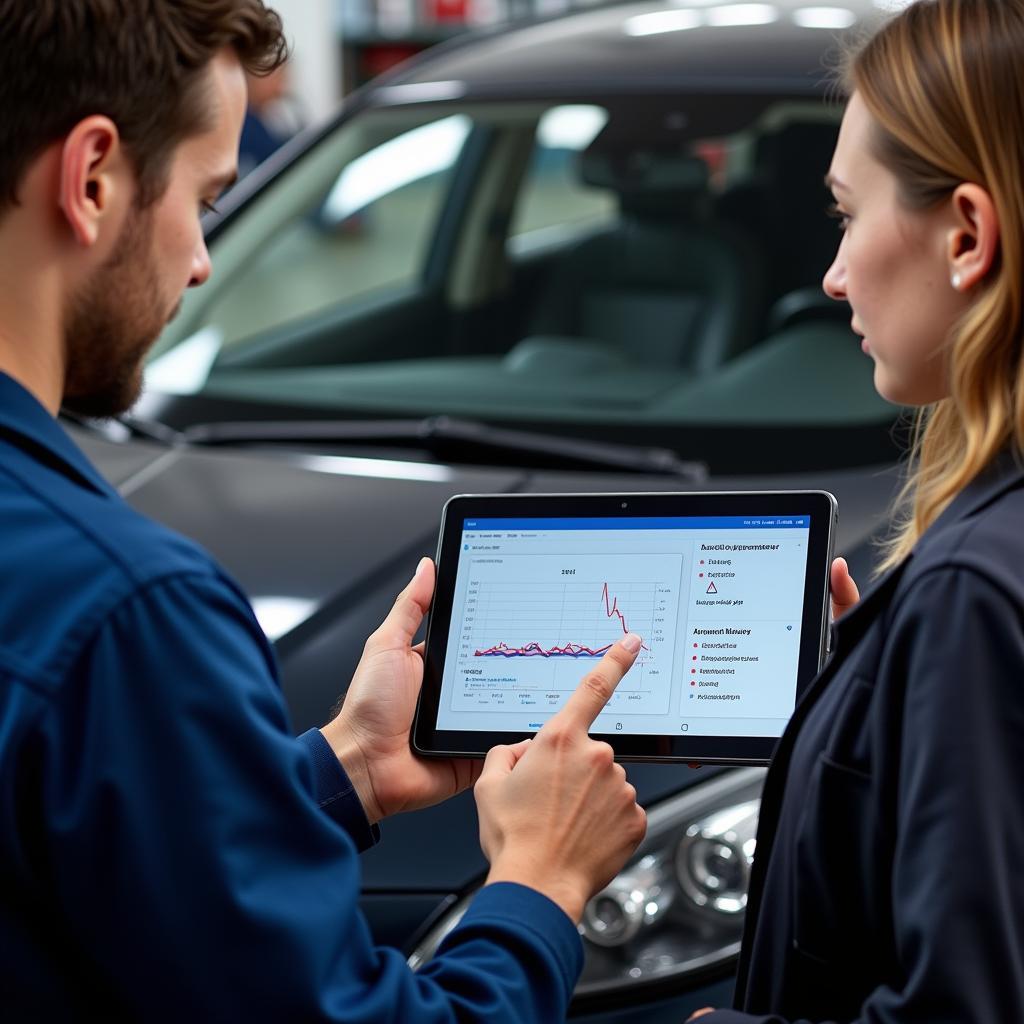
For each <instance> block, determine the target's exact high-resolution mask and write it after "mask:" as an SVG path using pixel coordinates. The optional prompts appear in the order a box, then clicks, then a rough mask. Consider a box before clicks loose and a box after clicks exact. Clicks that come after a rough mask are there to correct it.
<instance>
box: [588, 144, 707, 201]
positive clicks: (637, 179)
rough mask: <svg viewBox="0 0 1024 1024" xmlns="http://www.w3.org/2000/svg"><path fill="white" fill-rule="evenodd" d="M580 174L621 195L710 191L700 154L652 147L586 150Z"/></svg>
mask: <svg viewBox="0 0 1024 1024" xmlns="http://www.w3.org/2000/svg"><path fill="white" fill-rule="evenodd" d="M580 177H581V178H582V179H583V181H584V182H585V183H586V184H588V185H593V186H594V187H595V188H610V189H612V190H613V191H615V192H618V193H619V194H620V195H634V194H641V193H642V194H644V195H652V194H656V195H662V194H666V193H671V194H673V195H684V194H687V193H693V192H700V193H703V192H705V191H707V187H708V166H707V164H706V163H705V162H704V161H703V160H701V159H700V158H699V157H695V156H682V155H680V154H679V153H658V152H655V151H651V150H627V151H614V150H612V151H600V150H585V151H584V152H583V153H582V154H581V155H580Z"/></svg>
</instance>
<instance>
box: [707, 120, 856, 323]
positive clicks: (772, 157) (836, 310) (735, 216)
mask: <svg viewBox="0 0 1024 1024" xmlns="http://www.w3.org/2000/svg"><path fill="white" fill-rule="evenodd" d="M838 130H839V126H838V123H837V122H833V121H827V120H822V119H821V118H820V117H819V118H817V119H815V120H797V119H787V120H785V121H783V122H781V123H777V124H774V125H772V126H770V127H769V128H767V129H765V130H764V131H762V132H761V134H760V135H759V136H758V138H757V142H756V144H755V149H754V161H753V172H752V174H751V175H750V176H749V177H748V178H747V179H746V180H745V181H743V182H741V183H739V184H737V185H735V186H734V187H732V188H730V189H728V190H727V191H726V192H725V193H723V195H722V196H721V198H720V199H719V201H718V204H717V212H718V216H719V217H720V218H722V219H723V220H725V221H727V222H730V223H733V224H736V225H737V226H738V227H741V228H742V229H743V230H745V231H747V232H748V233H749V234H750V235H751V236H752V237H753V238H755V239H756V240H757V244H758V245H759V246H760V248H761V250H762V252H763V257H762V258H763V261H764V265H765V268H766V271H765V274H766V280H765V285H766V289H767V295H768V298H769V301H770V303H771V305H772V311H771V313H769V315H768V318H767V321H766V324H765V331H764V333H767V334H771V333H774V332H776V331H778V330H781V329H782V328H784V327H785V326H787V325H790V324H793V323H797V322H800V321H802V320H806V319H809V318H810V319H821V318H824V319H839V320H848V319H849V310H848V309H844V305H843V304H842V303H837V302H834V301H833V300H831V299H829V298H828V297H827V296H826V295H824V293H823V292H822V291H821V280H822V278H823V277H824V275H825V271H826V270H827V269H828V267H829V265H830V264H831V262H832V260H833V259H834V258H835V254H836V249H837V247H838V245H839V233H838V231H837V230H836V225H835V224H834V223H833V222H832V221H831V220H830V219H829V218H828V216H827V215H826V213H825V208H826V206H827V205H828V202H829V198H828V192H827V190H826V188H825V184H824V178H825V174H826V173H827V171H828V168H829V164H830V162H831V159H832V152H833V150H834V149H835V144H836V137H837V134H838Z"/></svg>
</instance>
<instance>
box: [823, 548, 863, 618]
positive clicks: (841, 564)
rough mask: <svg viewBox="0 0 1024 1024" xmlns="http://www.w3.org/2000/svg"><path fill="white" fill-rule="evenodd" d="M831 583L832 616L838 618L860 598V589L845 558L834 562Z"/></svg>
mask: <svg viewBox="0 0 1024 1024" xmlns="http://www.w3.org/2000/svg"><path fill="white" fill-rule="evenodd" d="M829 583H830V589H831V591H832V618H833V619H838V618H839V617H840V616H842V615H845V614H846V613H847V612H848V611H849V610H850V609H851V608H852V607H853V606H854V605H855V604H856V603H857V602H858V601H859V600H860V591H859V590H858V589H857V584H856V583H854V582H853V577H852V576H851V575H850V567H849V566H848V565H847V564H846V559H845V558H837V559H835V560H834V561H833V562H832V571H831V574H830V577H829Z"/></svg>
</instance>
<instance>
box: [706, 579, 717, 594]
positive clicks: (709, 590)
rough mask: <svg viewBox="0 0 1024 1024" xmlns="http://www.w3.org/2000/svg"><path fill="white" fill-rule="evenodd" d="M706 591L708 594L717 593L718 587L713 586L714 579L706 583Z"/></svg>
mask: <svg viewBox="0 0 1024 1024" xmlns="http://www.w3.org/2000/svg"><path fill="white" fill-rule="evenodd" d="M708 593H709V594H717V593H718V587H716V586H715V581H714V580H712V581H711V582H710V583H709V584H708Z"/></svg>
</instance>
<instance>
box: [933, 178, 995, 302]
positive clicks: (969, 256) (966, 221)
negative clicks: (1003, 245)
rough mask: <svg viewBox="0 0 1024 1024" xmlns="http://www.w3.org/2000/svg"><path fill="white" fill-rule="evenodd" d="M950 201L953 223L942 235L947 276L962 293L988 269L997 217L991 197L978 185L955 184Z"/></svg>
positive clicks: (989, 267)
mask: <svg viewBox="0 0 1024 1024" xmlns="http://www.w3.org/2000/svg"><path fill="white" fill-rule="evenodd" d="M952 203H953V217H954V220H955V224H956V226H955V227H954V228H953V229H952V230H950V232H949V233H948V235H947V237H946V246H947V253H946V255H947V258H948V260H949V270H950V276H951V277H952V278H954V280H956V281H957V282H958V284H959V288H958V290H960V291H965V292H966V291H970V289H971V288H973V287H974V286H975V285H976V284H978V282H979V281H981V280H983V279H984V277H985V276H986V274H988V272H989V271H990V270H991V269H992V264H993V263H994V262H995V259H996V255H997V254H998V252H999V217H998V216H997V214H996V207H995V203H993V202H992V197H991V196H990V195H989V194H988V192H987V191H986V190H985V189H983V188H982V187H981V186H980V185H974V184H971V183H969V182H968V183H965V184H963V185H958V186H957V188H956V190H955V191H954V192H953V198H952Z"/></svg>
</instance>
